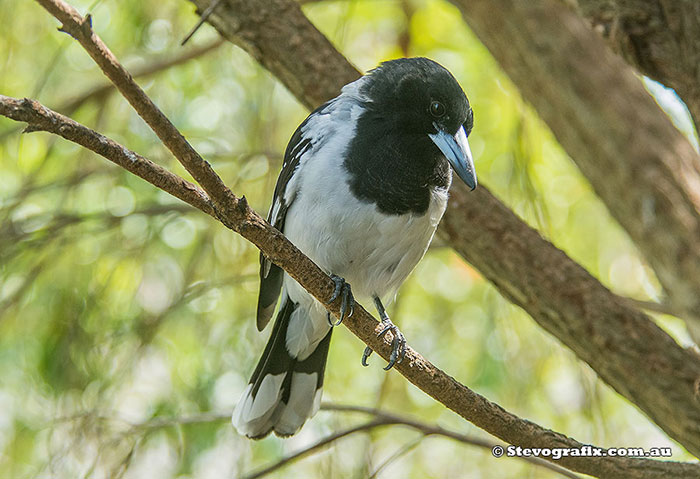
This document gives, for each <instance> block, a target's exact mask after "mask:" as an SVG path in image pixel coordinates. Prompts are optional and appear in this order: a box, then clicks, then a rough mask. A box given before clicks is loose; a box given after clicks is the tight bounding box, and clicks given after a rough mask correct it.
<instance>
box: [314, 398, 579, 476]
mask: <svg viewBox="0 0 700 479" xmlns="http://www.w3.org/2000/svg"><path fill="white" fill-rule="evenodd" d="M321 409H322V410H325V411H338V412H359V413H363V414H370V415H372V416H374V417H376V418H379V419H384V420H385V421H388V422H391V423H392V424H400V425H402V426H408V427H410V428H412V429H415V430H416V431H420V432H421V433H423V435H424V436H442V437H446V438H449V439H453V440H455V441H458V442H461V443H463V444H469V445H470V446H476V447H480V448H482V449H487V450H488V451H492V450H493V448H494V447H496V446H501V447H502V445H500V444H498V443H495V442H493V441H487V440H485V439H480V438H478V437H473V436H470V435H467V434H462V433H459V432H456V431H451V430H449V429H445V428H442V427H440V426H432V425H429V424H425V423H422V422H420V421H416V420H414V419H411V418H408V417H406V416H402V415H398V414H394V413H390V412H387V411H384V410H382V409H375V408H370V407H363V406H349V405H344V404H330V403H323V404H321ZM518 459H523V460H525V461H527V462H529V463H531V464H534V465H536V466H541V467H545V468H547V469H549V470H551V471H554V472H557V473H559V474H561V475H562V476H564V477H568V478H571V479H581V477H580V476H579V475H577V474H574V473H572V472H570V471H568V470H567V469H565V468H563V467H561V466H558V465H556V464H553V463H551V462H549V461H546V460H544V459H540V458H538V457H524V456H523V457H518ZM375 472H376V471H375Z"/></svg>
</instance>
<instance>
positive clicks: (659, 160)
mask: <svg viewBox="0 0 700 479" xmlns="http://www.w3.org/2000/svg"><path fill="white" fill-rule="evenodd" d="M453 3H455V4H456V5H457V6H458V7H459V8H460V10H461V11H462V13H463V15H464V18H465V19H466V20H467V22H468V23H469V25H470V26H471V27H472V28H473V30H474V32H475V33H476V34H477V36H478V37H479V38H480V39H481V41H483V42H484V44H485V45H486V47H487V48H488V49H489V50H490V51H491V53H492V54H493V55H494V57H495V58H496V59H497V60H498V62H499V64H500V65H501V67H502V68H503V69H504V70H505V72H506V73H507V74H508V76H509V77H510V78H511V79H512V80H513V82H514V83H515V84H516V86H517V87H518V89H519V90H520V92H521V93H522V95H523V97H524V98H525V99H526V100H527V101H528V102H530V103H532V105H533V106H534V107H535V109H536V110H537V112H538V113H539V115H540V116H541V118H542V119H543V120H544V121H545V122H546V123H547V125H548V126H549V127H550V128H551V130H552V132H553V133H554V135H555V136H556V137H557V140H558V141H559V142H560V144H561V145H562V147H563V148H564V149H565V150H566V152H567V153H568V154H569V156H571V158H572V159H573V160H574V162H575V163H576V164H577V165H578V167H579V168H580V169H581V172H582V173H583V174H584V175H585V176H586V177H587V178H588V180H589V181H590V182H591V185H592V186H593V188H594V189H595V191H596V193H597V194H598V196H600V198H601V199H602V200H603V202H604V203H605V204H606V206H607V207H608V209H609V210H610V212H611V213H612V215H613V216H614V217H615V219H616V220H617V221H618V222H619V223H620V224H621V225H622V227H623V228H624V229H625V230H626V231H627V233H628V234H629V235H630V237H631V238H632V240H633V241H634V243H635V244H636V245H637V246H638V247H639V249H640V250H641V251H642V253H643V255H644V257H645V258H646V259H647V261H648V262H649V264H650V265H651V266H652V268H653V269H654V271H655V272H656V275H657V277H658V278H659V281H660V282H661V284H662V286H663V288H664V291H665V293H666V295H667V298H668V299H667V301H668V305H669V307H670V309H671V310H672V311H675V312H676V314H678V315H679V316H680V317H683V318H684V319H686V320H688V322H689V325H691V326H692V327H693V329H694V330H700V158H698V155H697V153H696V152H695V150H694V149H693V147H692V145H691V144H690V142H689V141H688V140H687V139H686V138H685V137H684V136H683V135H682V134H681V133H680V132H679V131H678V130H677V129H676V128H675V127H674V126H673V124H672V123H671V121H670V120H669V119H668V117H667V116H666V115H665V114H663V113H662V112H661V110H660V109H659V107H658V105H657V104H656V102H655V101H654V99H653V98H652V97H651V96H650V95H649V94H648V93H647V91H646V90H645V89H644V87H643V85H642V83H641V81H640V80H639V78H638V77H637V76H636V75H635V74H634V72H633V70H632V69H631V68H630V67H629V66H628V65H626V64H625V63H624V61H623V60H622V59H621V58H620V57H618V56H617V55H615V54H614V53H613V52H611V51H610V50H609V49H608V48H607V47H606V45H605V43H604V42H603V40H602V39H601V38H600V37H599V36H598V35H596V34H595V33H594V32H593V31H591V29H590V28H588V27H587V26H586V24H585V22H584V21H583V20H582V19H581V18H580V17H579V16H578V15H577V14H576V13H575V12H574V11H572V10H571V9H569V8H567V7H566V6H565V5H563V4H562V3H561V2H560V1H558V0H531V1H528V2H522V1H518V0H495V1H488V2H487V1H483V0H482V1H471V0H453ZM650 3H657V2H650ZM696 5H697V3H696ZM494 12H497V14H494ZM696 20H697V19H696ZM696 40H697V39H696ZM698 41H700V40H698ZM679 61H681V60H680V59H679ZM681 62H682V61H681ZM696 68H697V64H696ZM696 73H697V71H696ZM695 86H696V87H697V84H696V85H695Z"/></svg>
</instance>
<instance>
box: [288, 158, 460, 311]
mask: <svg viewBox="0 0 700 479" xmlns="http://www.w3.org/2000/svg"><path fill="white" fill-rule="evenodd" d="M338 168H342V166H340V165H338ZM309 171H311V169H306V171H305V175H304V181H303V184H302V185H300V186H301V188H300V190H299V192H298V193H297V195H296V197H295V200H294V203H293V204H292V206H291V207H290V208H289V211H288V212H287V221H286V224H285V228H284V233H285V234H286V236H287V237H288V238H289V239H290V240H291V241H292V242H293V243H294V244H295V245H296V246H297V247H299V249H301V250H302V251H303V252H304V253H305V254H306V255H308V256H309V257H310V258H311V259H312V260H314V262H316V264H318V265H319V266H320V267H321V268H323V269H324V270H325V271H326V272H328V273H333V274H336V275H338V276H341V277H343V278H345V279H346V280H347V281H348V282H349V283H350V284H351V285H352V288H353V293H354V294H355V296H356V297H357V298H358V299H368V298H371V297H372V296H374V295H376V296H379V297H380V298H382V299H387V300H390V299H392V298H393V295H394V294H395V293H396V290H397V289H398V288H399V286H400V285H401V283H403V281H404V280H405V279H406V277H407V276H408V275H409V274H410V273H411V271H412V270H413V268H414V267H415V266H416V264H417V263H418V261H420V259H421V258H422V257H423V255H424V254H425V251H426V250H427V248H428V245H429V244H430V241H431V240H432V238H433V235H434V233H435V228H436V227H437V224H438V223H439V221H440V219H441V218H442V215H443V213H444V211H445V207H446V205H447V191H446V190H436V191H435V193H434V194H433V195H432V198H431V202H430V207H429V209H428V211H427V212H426V213H424V214H422V215H416V214H413V213H408V214H405V215H400V216H396V215H386V214H383V213H380V212H379V211H378V210H377V207H376V206H375V205H374V204H371V203H364V202H361V201H359V200H357V199H356V198H355V197H354V196H352V194H351V193H350V189H349V187H348V185H347V184H345V183H344V182H343V181H342V180H341V178H342V177H341V175H340V174H339V173H340V171H337V170H336V171H335V172H334V173H336V174H334V175H332V176H326V177H325V178H319V177H318V176H320V175H314V174H313V173H312V174H310V175H309V174H308V172H309ZM325 171H327V170H325ZM285 283H287V281H285Z"/></svg>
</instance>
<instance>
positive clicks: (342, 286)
mask: <svg viewBox="0 0 700 479" xmlns="http://www.w3.org/2000/svg"><path fill="white" fill-rule="evenodd" d="M331 279H332V280H333V282H334V283H335V289H334V290H333V294H332V295H331V298H330V299H329V300H328V301H326V304H331V303H332V302H333V301H335V300H336V299H338V297H339V296H341V295H342V301H341V303H340V318H338V321H333V320H331V313H330V312H328V313H327V315H326V318H327V319H328V324H329V325H330V326H331V327H332V328H334V327H336V326H339V325H340V323H342V322H343V320H344V319H345V318H349V317H350V316H352V313H354V312H355V298H354V297H353V295H352V288H351V287H350V285H349V284H348V283H346V282H345V279H343V278H341V277H340V276H336V275H334V274H332V275H331ZM348 310H349V311H350V312H349V314H347V315H346V313H348Z"/></svg>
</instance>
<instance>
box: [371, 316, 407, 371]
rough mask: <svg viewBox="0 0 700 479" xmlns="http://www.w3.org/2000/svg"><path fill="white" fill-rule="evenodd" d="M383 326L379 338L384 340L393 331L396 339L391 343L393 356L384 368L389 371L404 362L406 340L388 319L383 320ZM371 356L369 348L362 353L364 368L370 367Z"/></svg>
mask: <svg viewBox="0 0 700 479" xmlns="http://www.w3.org/2000/svg"><path fill="white" fill-rule="evenodd" d="M381 324H382V330H381V331H379V334H377V337H378V338H380V339H381V338H383V337H384V335H385V334H386V333H388V332H389V331H391V333H392V334H393V335H394V339H393V340H392V341H391V356H389V364H387V365H386V367H385V368H384V370H385V371H388V370H389V369H391V368H393V367H394V364H396V363H400V362H401V361H403V358H404V356H406V338H405V337H404V335H403V333H402V332H401V331H399V328H397V327H396V325H394V323H392V322H391V320H390V319H389V318H388V317H386V318H383V319H382V322H381ZM370 354H372V349H371V348H370V347H369V346H367V347H366V348H365V351H364V353H362V365H363V366H368V364H367V358H369V355H370Z"/></svg>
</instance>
